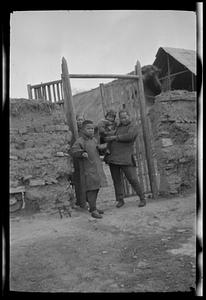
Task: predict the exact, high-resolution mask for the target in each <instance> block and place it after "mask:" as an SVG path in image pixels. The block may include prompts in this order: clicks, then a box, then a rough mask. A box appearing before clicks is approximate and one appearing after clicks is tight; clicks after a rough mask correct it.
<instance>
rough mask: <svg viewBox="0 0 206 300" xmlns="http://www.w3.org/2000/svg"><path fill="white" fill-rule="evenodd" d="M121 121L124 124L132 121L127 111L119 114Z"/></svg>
mask: <svg viewBox="0 0 206 300" xmlns="http://www.w3.org/2000/svg"><path fill="white" fill-rule="evenodd" d="M119 121H120V123H121V124H122V125H127V124H128V123H129V122H130V116H129V115H128V113H127V112H122V113H120V114H119Z"/></svg>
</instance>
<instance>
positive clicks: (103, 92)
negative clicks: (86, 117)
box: [99, 83, 107, 116]
mask: <svg viewBox="0 0 206 300" xmlns="http://www.w3.org/2000/svg"><path fill="white" fill-rule="evenodd" d="M99 90H100V95H101V100H102V108H103V113H104V116H106V111H107V103H106V99H105V88H104V84H103V83H100V85H99Z"/></svg>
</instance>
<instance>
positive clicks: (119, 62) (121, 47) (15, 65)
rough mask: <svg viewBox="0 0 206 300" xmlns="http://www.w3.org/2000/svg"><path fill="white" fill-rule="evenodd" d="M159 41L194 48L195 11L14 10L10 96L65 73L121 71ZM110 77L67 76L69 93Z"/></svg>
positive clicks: (148, 59) (151, 52)
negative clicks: (63, 65)
mask: <svg viewBox="0 0 206 300" xmlns="http://www.w3.org/2000/svg"><path fill="white" fill-rule="evenodd" d="M159 47H174V48H184V49H191V50H196V14H195V12H191V11H174V10H172V11H166V10H151V11H150V10H105V11H104V10H82V11H75V10H73V11H66V10H64V11H60V10H58V11H16V12H13V13H11V18H10V97H11V98H28V94H27V84H31V85H34V84H38V83H41V82H48V81H53V80H59V79H61V62H62V57H65V59H66V60H67V63H68V69H69V73H71V74H104V73H105V74H126V73H129V72H131V71H132V70H134V66H135V64H136V61H137V60H139V61H140V64H141V66H144V65H147V64H152V63H153V62H154V60H155V55H156V53H157V51H158V49H159ZM108 81H111V79H71V87H72V90H73V93H75V92H76V91H77V90H80V91H81V90H89V89H92V88H95V87H97V86H99V84H100V83H106V82H108Z"/></svg>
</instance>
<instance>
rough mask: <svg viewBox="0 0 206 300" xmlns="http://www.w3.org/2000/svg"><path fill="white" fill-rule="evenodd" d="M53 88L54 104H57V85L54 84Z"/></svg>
mask: <svg viewBox="0 0 206 300" xmlns="http://www.w3.org/2000/svg"><path fill="white" fill-rule="evenodd" d="M52 88H53V95H54V102H55V103H56V102H57V100H56V91H55V85H54V84H52Z"/></svg>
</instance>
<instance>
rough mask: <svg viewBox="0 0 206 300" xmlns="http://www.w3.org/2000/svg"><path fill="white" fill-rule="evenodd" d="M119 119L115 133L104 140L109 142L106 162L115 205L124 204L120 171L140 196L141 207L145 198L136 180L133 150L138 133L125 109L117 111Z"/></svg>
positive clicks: (144, 203)
mask: <svg viewBox="0 0 206 300" xmlns="http://www.w3.org/2000/svg"><path fill="white" fill-rule="evenodd" d="M119 121H120V124H119V125H118V126H117V130H116V132H115V135H112V136H107V137H105V141H106V142H111V147H110V154H108V155H107V159H106V162H107V163H108V164H109V167H110V172H111V176H112V180H113V183H114V189H115V196H116V201H117V205H116V207H117V208H120V207H122V206H123V205H124V204H125V202H124V189H123V182H122V176H121V171H122V172H123V173H124V174H125V176H126V178H127V180H128V181H129V183H130V184H131V186H132V187H133V189H134V190H135V192H136V194H137V195H138V196H139V198H140V202H139V205H138V206H139V207H143V206H145V205H146V199H145V196H144V193H143V191H142V188H141V186H140V184H139V182H138V178H137V173H136V161H135V157H134V150H133V148H134V142H135V140H136V137H137V134H138V131H137V126H136V125H135V124H134V123H133V122H132V121H131V119H130V114H129V112H128V111H127V110H125V109H123V110H120V111H119Z"/></svg>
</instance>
